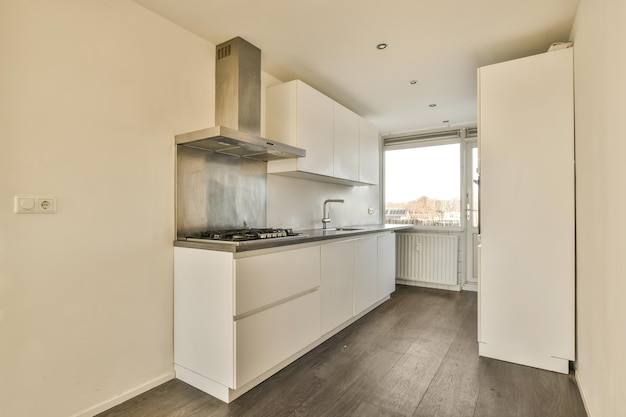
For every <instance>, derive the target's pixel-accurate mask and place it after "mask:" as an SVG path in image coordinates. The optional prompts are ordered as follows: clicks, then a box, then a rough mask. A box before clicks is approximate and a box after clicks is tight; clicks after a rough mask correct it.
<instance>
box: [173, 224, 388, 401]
mask: <svg viewBox="0 0 626 417" xmlns="http://www.w3.org/2000/svg"><path fill="white" fill-rule="evenodd" d="M394 236H395V234H394V233H391V232H382V233H373V234H367V235H364V236H354V237H345V238H341V237H339V238H337V239H330V240H322V241H319V242H315V241H314V242H307V243H302V244H297V245H289V246H283V247H276V248H267V249H259V250H250V251H243V252H234V253H232V252H221V251H213V250H208V249H199V248H193V247H175V248H174V369H175V371H176V377H177V378H178V379H180V380H182V381H185V382H187V383H189V384H190V385H192V386H194V387H196V388H198V389H201V390H203V391H204V392H207V393H209V394H211V395H213V396H215V397H217V398H219V399H220V400H222V401H225V402H230V401H232V400H234V399H235V398H237V397H238V396H240V395H241V394H243V393H245V392H246V391H247V390H249V389H251V388H252V387H254V386H255V385H256V384H258V383H260V382H261V381H263V380H264V379H265V378H267V377H269V376H270V375H272V374H273V373H275V372H277V371H278V370H280V369H281V368H282V367H284V366H286V365H287V364H288V363H289V362H291V361H293V360H295V359H297V358H298V357H299V356H301V355H303V354H304V353H306V352H307V351H308V350H310V349H312V348H313V347H315V346H317V345H318V344H320V343H322V342H323V341H324V340H326V339H327V338H328V337H330V336H332V335H333V334H335V333H337V332H339V331H340V330H341V329H343V328H345V327H347V326H348V325H350V324H351V323H353V322H354V321H355V320H357V319H358V318H359V317H361V316H362V315H364V314H366V313H367V312H368V311H370V310H372V309H373V308H375V307H376V306H378V305H379V304H381V303H383V302H384V301H385V300H386V299H388V297H389V293H390V292H391V291H389V292H387V291H383V292H382V293H381V292H380V282H381V281H380V280H381V275H380V270H381V265H384V264H385V261H384V260H380V259H379V257H380V256H388V255H389V250H393V246H392V247H389V246H388V239H390V238H393V237H394ZM383 242H386V243H383ZM383 246H384V247H385V248H386V249H383ZM355 306H357V308H356V309H355Z"/></svg>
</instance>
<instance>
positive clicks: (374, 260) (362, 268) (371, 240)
mask: <svg viewBox="0 0 626 417" xmlns="http://www.w3.org/2000/svg"><path fill="white" fill-rule="evenodd" d="M378 300H379V297H378V237H376V236H373V237H368V238H363V239H358V240H357V241H356V242H355V256H354V314H355V315H356V314H359V313H360V312H362V311H363V310H365V309H366V308H368V307H370V306H371V305H372V304H374V303H376V301H378Z"/></svg>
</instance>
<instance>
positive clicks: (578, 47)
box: [572, 0, 626, 417]
mask: <svg viewBox="0 0 626 417" xmlns="http://www.w3.org/2000/svg"><path fill="white" fill-rule="evenodd" d="M625 21H626V2H624V1H623V0H581V2H580V5H579V9H578V14H577V16H576V23H575V25H574V30H573V33H572V39H573V40H574V48H575V49H574V76H575V94H576V98H575V101H576V192H577V196H576V210H577V220H576V221H577V226H576V227H577V229H576V233H577V239H576V244H577V356H578V357H577V362H576V366H577V372H576V376H577V380H578V383H579V387H580V389H581V393H582V394H583V398H584V400H585V403H586V406H587V408H588V411H589V415H590V417H619V416H625V415H626V402H624V398H626V382H625V380H624V375H626V302H625V301H624V296H625V295H626V273H625V272H624V262H623V259H624V256H625V254H624V252H625V249H626V245H625V244H624V236H625V235H626V216H625V214H624V213H625V208H626V163H624V158H625V155H626V140H625V136H624V114H626V54H625V53H624V50H625V45H626V26H625V25H624V22H625Z"/></svg>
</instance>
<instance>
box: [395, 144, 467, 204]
mask: <svg viewBox="0 0 626 417" xmlns="http://www.w3.org/2000/svg"><path fill="white" fill-rule="evenodd" d="M459 158H460V145H459V144H458V143H455V144H448V145H439V146H425V147H419V148H410V149H398V150H388V151H385V200H386V202H391V203H403V202H408V201H411V200H416V199H418V198H420V197H421V196H427V197H430V198H436V199H442V200H444V199H445V200H448V199H454V198H460V182H461V180H460V170H461V163H460V160H459Z"/></svg>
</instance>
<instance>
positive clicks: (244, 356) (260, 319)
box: [235, 278, 320, 387]
mask: <svg viewBox="0 0 626 417" xmlns="http://www.w3.org/2000/svg"><path fill="white" fill-rule="evenodd" d="M292 279H293V278H292ZM319 337H320V292H319V291H312V292H310V293H307V294H306V295H303V296H301V297H297V298H294V299H292V300H289V301H287V302H285V303H281V304H279V305H277V306H275V307H272V308H269V309H266V310H263V311H261V312H259V313H256V314H253V315H250V316H246V317H244V318H242V319H240V320H237V321H235V340H236V355H235V357H236V359H237V362H236V369H237V373H236V386H237V387H241V386H244V385H245V384H247V383H249V382H250V381H252V380H253V379H255V378H256V377H258V376H259V375H262V374H263V373H264V372H266V371H267V370H269V369H271V368H272V367H274V366H275V365H277V364H279V363H280V362H282V361H283V360H285V359H287V358H289V357H290V356H291V355H293V354H294V353H296V352H298V351H299V350H301V349H303V348H305V347H306V346H307V345H309V344H311V343H313V342H314V341H315V340H317V339H318V338H319Z"/></svg>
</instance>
